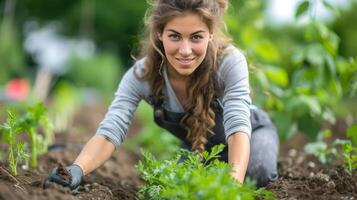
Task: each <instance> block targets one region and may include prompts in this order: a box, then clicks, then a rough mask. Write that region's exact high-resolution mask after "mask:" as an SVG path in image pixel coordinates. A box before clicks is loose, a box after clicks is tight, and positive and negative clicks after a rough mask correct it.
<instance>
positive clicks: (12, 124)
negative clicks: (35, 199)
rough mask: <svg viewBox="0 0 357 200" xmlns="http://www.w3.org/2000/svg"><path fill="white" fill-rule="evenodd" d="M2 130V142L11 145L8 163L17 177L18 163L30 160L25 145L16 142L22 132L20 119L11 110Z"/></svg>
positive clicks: (1, 127)
mask: <svg viewBox="0 0 357 200" xmlns="http://www.w3.org/2000/svg"><path fill="white" fill-rule="evenodd" d="M0 129H1V132H2V133H3V137H2V140H3V141H4V142H5V143H6V144H8V145H9V153H8V161H9V165H10V169H11V172H12V173H13V175H15V176H17V174H18V173H17V165H18V163H19V162H22V161H25V160H26V159H28V156H27V154H26V152H25V148H24V143H22V142H18V140H16V136H17V135H18V134H19V133H20V132H21V126H20V124H19V120H18V117H17V116H16V115H15V114H13V112H12V111H10V110H9V111H8V118H7V121H6V122H5V123H4V124H3V125H1V126H0ZM25 162H26V161H25Z"/></svg>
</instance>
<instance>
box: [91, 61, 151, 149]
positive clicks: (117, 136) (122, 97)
mask: <svg viewBox="0 0 357 200" xmlns="http://www.w3.org/2000/svg"><path fill="white" fill-rule="evenodd" d="M143 63H144V62H143V60H140V61H137V63H136V64H135V65H134V67H131V68H130V69H129V70H128V71H127V72H126V73H125V75H124V76H123V78H122V80H121V81H120V83H119V86H118V89H117V91H116V92H115V98H114V100H113V101H112V103H111V105H110V106H109V108H108V111H107V113H106V115H105V117H104V119H103V120H102V122H101V123H100V124H99V127H98V129H97V132H96V135H102V136H104V137H105V138H106V139H108V140H109V141H110V142H112V143H113V144H114V145H115V148H116V149H117V148H118V147H119V146H120V144H121V143H122V142H123V141H124V139H125V137H126V134H127V132H128V128H129V126H130V125H131V120H132V118H133V115H134V112H135V110H136V108H137V106H138V104H139V102H140V101H141V100H142V99H143V98H146V95H147V93H148V90H149V88H148V84H147V82H145V81H143V80H140V79H138V78H137V77H136V76H135V75H134V70H136V69H139V70H140V68H141V67H143V65H144V64H143ZM135 66H136V67H135Z"/></svg>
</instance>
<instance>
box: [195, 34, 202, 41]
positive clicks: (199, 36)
mask: <svg viewBox="0 0 357 200" xmlns="http://www.w3.org/2000/svg"><path fill="white" fill-rule="evenodd" d="M202 38H203V37H202V36H201V35H193V36H192V40H193V41H199V40H201V39H202Z"/></svg>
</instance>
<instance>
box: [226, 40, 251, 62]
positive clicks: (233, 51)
mask: <svg viewBox="0 0 357 200" xmlns="http://www.w3.org/2000/svg"><path fill="white" fill-rule="evenodd" d="M245 60H246V58H245V55H244V52H243V50H241V49H239V48H238V47H236V46H234V45H233V44H230V45H228V46H226V47H225V48H224V49H223V50H222V53H221V65H222V64H224V63H227V62H241V61H245Z"/></svg>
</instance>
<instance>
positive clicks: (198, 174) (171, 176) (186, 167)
mask: <svg viewBox="0 0 357 200" xmlns="http://www.w3.org/2000/svg"><path fill="white" fill-rule="evenodd" d="M223 147H224V145H219V146H215V147H214V148H212V151H211V152H210V153H208V152H205V153H203V154H202V156H200V155H199V154H197V153H193V152H189V151H187V150H183V149H181V150H180V151H178V152H176V155H175V156H174V157H173V158H172V159H168V160H164V161H158V160H157V159H156V158H155V157H154V156H153V155H152V154H151V153H148V152H143V155H144V160H143V161H140V162H139V164H138V165H137V166H136V167H137V169H138V170H139V172H140V175H141V176H142V178H143V179H144V180H145V182H146V184H145V185H144V186H143V187H142V188H141V189H140V191H139V198H140V199H155V200H164V199H207V200H209V199H215V200H220V199H222V200H223V199H224V200H226V199H228V200H230V199H255V198H256V197H263V198H265V199H275V197H274V195H273V194H272V193H271V192H268V191H266V190H265V189H264V188H260V189H258V190H256V189H255V188H254V187H253V186H251V185H246V184H245V185H243V184H239V183H237V182H236V181H234V180H233V179H232V178H231V177H230V175H229V172H230V170H231V166H230V165H229V164H227V163H224V162H220V161H219V160H217V159H216V158H217V157H218V154H219V152H221V151H222V149H223ZM182 158H185V159H184V160H182Z"/></svg>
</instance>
